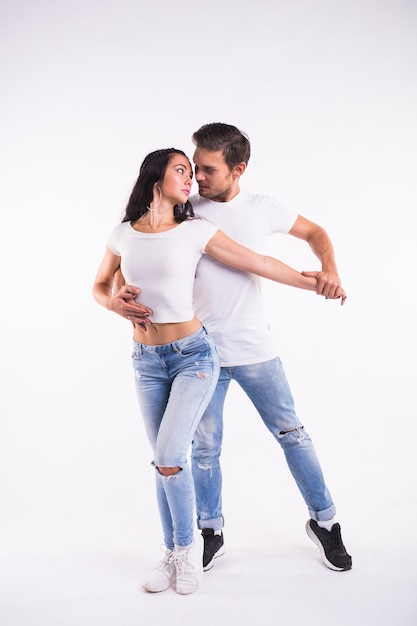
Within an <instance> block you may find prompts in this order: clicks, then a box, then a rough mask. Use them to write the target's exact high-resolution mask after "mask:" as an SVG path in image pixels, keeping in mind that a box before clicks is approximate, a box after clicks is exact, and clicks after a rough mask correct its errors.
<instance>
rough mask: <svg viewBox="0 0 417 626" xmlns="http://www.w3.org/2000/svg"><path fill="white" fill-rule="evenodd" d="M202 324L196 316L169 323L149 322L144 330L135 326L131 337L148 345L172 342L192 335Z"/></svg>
mask: <svg viewBox="0 0 417 626" xmlns="http://www.w3.org/2000/svg"><path fill="white" fill-rule="evenodd" d="M201 326H202V324H201V322H200V320H199V319H198V318H197V317H194V318H193V319H192V320H189V321H188V322H177V323H169V324H153V323H152V324H150V325H147V326H146V330H142V329H141V327H140V326H137V325H136V326H135V330H134V333H133V338H134V340H135V341H137V342H138V343H144V344H147V345H148V346H160V345H163V344H165V343H172V342H173V341H178V340H179V339H184V337H188V335H192V334H193V333H196V332H197V331H198V330H200V328H201Z"/></svg>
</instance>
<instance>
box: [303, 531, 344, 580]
mask: <svg viewBox="0 0 417 626" xmlns="http://www.w3.org/2000/svg"><path fill="white" fill-rule="evenodd" d="M306 531H307V535H308V536H309V537H310V539H311V540H312V541H314V543H315V544H316V546H318V547H319V550H320V554H321V560H322V561H323V563H324V565H326V567H329V568H330V569H333V570H335V571H336V572H345V571H346V570H349V569H351V568H352V557H351V556H350V555H349V554H348V553H347V552H346V548H345V546H344V545H343V541H342V535H341V534H340V524H337V523H336V524H333V526H332V529H331V530H330V531H329V530H326V529H325V528H320V526H319V525H318V524H317V522H315V521H314V520H313V519H310V520H308V522H307V524H306Z"/></svg>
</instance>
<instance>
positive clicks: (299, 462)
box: [192, 358, 336, 530]
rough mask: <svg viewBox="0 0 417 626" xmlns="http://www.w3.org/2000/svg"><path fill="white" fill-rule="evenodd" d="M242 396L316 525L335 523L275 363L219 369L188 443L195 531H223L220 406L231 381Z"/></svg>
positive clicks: (280, 368)
mask: <svg viewBox="0 0 417 626" xmlns="http://www.w3.org/2000/svg"><path fill="white" fill-rule="evenodd" d="M231 380H235V381H236V382H237V383H238V384H239V385H240V387H241V388H242V389H243V390H244V391H245V393H246V394H247V395H248V397H249V398H250V400H251V401H252V402H253V404H254V406H255V407H256V409H257V410H258V412H259V414H260V416H261V417H262V419H263V421H264V423H265V426H266V427H267V428H268V430H269V431H270V432H271V433H272V435H273V436H274V437H275V439H276V440H277V441H278V443H279V444H280V446H281V448H282V449H283V451H284V454H285V457H286V461H287V464H288V467H289V469H290V471H291V474H292V475H293V477H294V479H295V481H296V483H297V485H298V488H299V490H300V492H301V494H302V496H303V498H304V501H305V503H306V505H307V507H308V510H309V513H310V516H311V518H312V519H314V520H316V521H324V520H328V519H331V518H332V517H334V515H335V512H336V508H335V506H334V504H333V502H332V498H331V495H330V493H329V490H328V489H327V487H326V484H325V482H324V477H323V473H322V470H321V467H320V463H319V460H318V458H317V455H316V452H315V450H314V446H313V443H312V441H311V439H310V436H309V435H308V433H307V432H306V431H305V429H304V427H303V426H302V424H301V423H300V421H299V419H298V417H297V415H296V413H295V408H294V401H293V397H292V394H291V390H290V387H289V385H288V381H287V378H286V376H285V372H284V368H283V366H282V363H281V360H280V359H279V358H275V359H272V360H271V361H266V362H264V363H256V364H254V365H239V366H235V367H222V368H221V370H220V376H219V380H218V383H217V387H216V391H215V392H214V394H213V397H212V399H211V401H210V403H209V405H208V407H207V409H206V411H205V413H204V415H203V417H202V419H201V420H200V423H199V425H198V428H197V429H196V432H195V433H194V438H193V444H192V445H193V447H192V473H193V478H194V486H195V491H196V500H197V523H198V527H199V528H213V529H214V530H220V529H221V528H222V527H223V522H224V520H223V511H222V499H221V487H222V473H221V467H220V453H221V445H222V436H223V418H222V414H223V405H224V399H225V396H226V392H227V389H228V387H229V384H230V381H231Z"/></svg>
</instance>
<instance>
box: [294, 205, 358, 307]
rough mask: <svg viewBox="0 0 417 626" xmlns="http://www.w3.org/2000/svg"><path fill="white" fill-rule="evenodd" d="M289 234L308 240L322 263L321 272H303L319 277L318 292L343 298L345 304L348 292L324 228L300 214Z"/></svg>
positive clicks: (322, 294) (306, 274)
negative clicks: (344, 287)
mask: <svg viewBox="0 0 417 626" xmlns="http://www.w3.org/2000/svg"><path fill="white" fill-rule="evenodd" d="M289 234H290V235H293V236H294V237H297V238H298V239H303V240H304V241H306V242H307V243H308V244H309V246H310V248H311V250H312V252H313V253H314V254H315V256H316V257H317V258H318V259H319V261H320V263H321V271H320V272H303V274H304V276H315V277H316V278H317V288H316V293H317V294H318V295H320V296H325V297H326V298H331V299H334V298H341V299H342V304H344V302H345V300H346V294H345V293H344V290H343V287H342V282H341V280H340V278H339V274H338V271H337V267H336V261H335V258H334V250H333V244H332V242H331V241H330V237H329V235H328V234H327V233H326V231H325V230H324V228H323V227H322V226H319V225H318V224H315V223H314V222H310V220H307V219H306V218H305V217H302V216H301V215H299V216H298V218H297V219H296V221H295V224H294V226H293V227H292V228H291V230H290V231H289Z"/></svg>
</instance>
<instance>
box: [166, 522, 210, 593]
mask: <svg viewBox="0 0 417 626" xmlns="http://www.w3.org/2000/svg"><path fill="white" fill-rule="evenodd" d="M171 559H172V562H173V563H174V565H175V569H176V578H177V593H180V594H182V595H186V594H189V593H194V592H195V591H197V589H198V587H199V586H200V582H201V579H202V578H203V541H202V537H201V535H200V534H198V535H197V536H196V537H195V538H194V541H193V543H192V545H191V546H190V548H189V549H188V550H179V551H176V550H174V552H173V553H172V557H171Z"/></svg>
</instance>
